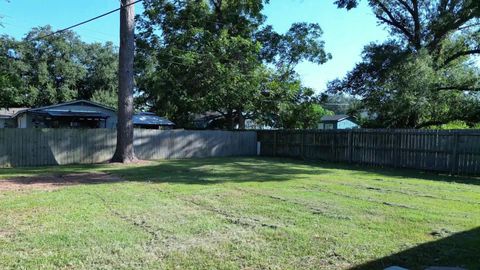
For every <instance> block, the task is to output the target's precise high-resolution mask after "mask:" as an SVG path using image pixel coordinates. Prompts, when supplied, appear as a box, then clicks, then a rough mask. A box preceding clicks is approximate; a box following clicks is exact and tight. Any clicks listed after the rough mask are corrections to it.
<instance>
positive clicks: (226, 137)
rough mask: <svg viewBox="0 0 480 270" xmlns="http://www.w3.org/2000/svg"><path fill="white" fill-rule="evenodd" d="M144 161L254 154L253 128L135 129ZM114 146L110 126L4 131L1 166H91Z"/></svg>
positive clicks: (0, 134) (0, 140)
mask: <svg viewBox="0 0 480 270" xmlns="http://www.w3.org/2000/svg"><path fill="white" fill-rule="evenodd" d="M134 137H135V138H134V139H135V140H134V146H135V152H136V154H137V156H138V157H139V158H140V159H144V160H154V159H173V158H191V157H221V156H253V155H256V152H257V138H256V132H254V131H242V132H240V131H239V132H232V131H187V130H148V129H137V130H135V136H134ZM115 145H116V131H115V130H112V129H0V167H21V166H42V165H57V164H89V163H100V162H106V161H108V160H109V159H110V158H111V157H112V155H113V153H114V151H115Z"/></svg>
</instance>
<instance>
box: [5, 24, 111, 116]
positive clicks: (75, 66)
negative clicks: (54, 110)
mask: <svg viewBox="0 0 480 270" xmlns="http://www.w3.org/2000/svg"><path fill="white" fill-rule="evenodd" d="M51 33H52V30H51V28H50V26H45V27H38V28H34V29H32V30H31V31H30V32H29V33H28V34H27V35H26V37H25V38H24V39H22V40H20V41H17V40H15V39H13V38H11V37H8V36H1V37H0V66H1V67H0V87H1V88H2V93H1V94H0V106H1V107H14V106H42V105H50V104H55V103H59V102H65V101H70V100H74V99H96V101H100V102H102V103H106V104H107V105H108V104H110V105H111V104H115V100H116V91H117V66H118V59H117V50H116V48H114V46H113V44H112V43H106V44H103V45H102V44H99V43H94V44H87V43H85V42H82V41H81V40H80V38H79V37H78V36H77V35H76V34H75V33H74V32H71V31H65V32H62V33H59V34H55V35H50V36H47V35H49V34H51Z"/></svg>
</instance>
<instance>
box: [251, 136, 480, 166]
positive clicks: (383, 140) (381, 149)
mask: <svg viewBox="0 0 480 270" xmlns="http://www.w3.org/2000/svg"><path fill="white" fill-rule="evenodd" d="M257 136H258V140H259V142H260V144H261V150H260V154H261V155H263V156H280V157H294V158H305V159H318V160H325V161H334V162H349V163H359V164H368V165H377V166H391V167H398V168H413V169H421V170H431V171H441V172H449V173H452V174H477V175H480V131H478V130H476V131H470V130H455V131H439V130H363V129H360V130H318V131H317V130H316V131H305V130H304V131H296V130H295V131H259V132H258V134H257Z"/></svg>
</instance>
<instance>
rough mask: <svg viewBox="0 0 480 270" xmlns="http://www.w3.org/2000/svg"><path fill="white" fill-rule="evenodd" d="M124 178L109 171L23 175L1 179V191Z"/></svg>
mask: <svg viewBox="0 0 480 270" xmlns="http://www.w3.org/2000/svg"><path fill="white" fill-rule="evenodd" d="M122 180H123V179H122V178H120V177H118V176H115V175H111V174H107V173H72V174H60V175H40V176H28V177H25V176H21V177H15V178H10V179H5V180H0V191H6V190H7V191H15V190H56V189H59V188H62V187H65V186H72V185H82V184H102V183H111V182H119V181H122Z"/></svg>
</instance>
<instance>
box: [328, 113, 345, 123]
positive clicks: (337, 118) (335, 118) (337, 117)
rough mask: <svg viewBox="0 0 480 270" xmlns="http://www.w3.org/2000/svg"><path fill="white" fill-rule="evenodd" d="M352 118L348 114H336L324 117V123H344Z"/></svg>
mask: <svg viewBox="0 0 480 270" xmlns="http://www.w3.org/2000/svg"><path fill="white" fill-rule="evenodd" d="M349 117H350V116H348V115H346V114H336V115H326V116H324V117H322V121H337V122H338V121H342V120H343V119H347V118H349Z"/></svg>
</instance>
